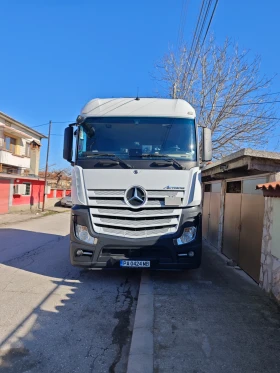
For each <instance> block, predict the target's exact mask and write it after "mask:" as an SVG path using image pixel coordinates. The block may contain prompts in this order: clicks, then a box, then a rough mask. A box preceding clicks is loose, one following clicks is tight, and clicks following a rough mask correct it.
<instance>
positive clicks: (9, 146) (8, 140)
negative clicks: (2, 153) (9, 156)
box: [4, 136, 16, 154]
mask: <svg viewBox="0 0 280 373" xmlns="http://www.w3.org/2000/svg"><path fill="white" fill-rule="evenodd" d="M4 148H5V149H6V150H9V151H10V152H12V153H13V154H15V152H16V139H14V138H13V137H9V136H5V137H4Z"/></svg>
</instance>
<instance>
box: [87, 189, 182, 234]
mask: <svg viewBox="0 0 280 373" xmlns="http://www.w3.org/2000/svg"><path fill="white" fill-rule="evenodd" d="M87 194H88V201H89V205H90V206H92V208H91V209H90V213H91V217H92V223H93V228H94V230H95V232H97V233H101V234H106V235H112V236H119V237H127V238H145V237H155V236H162V235H168V234H173V233H175V232H176V231H177V229H178V225H179V221H180V216H181V209H180V208H170V207H166V206H165V198H166V197H180V198H182V200H183V198H184V191H182V190H180V191H174V190H159V191H158V190H152V191H151V190H148V191H147V196H148V201H147V203H146V204H145V206H143V207H142V208H141V209H139V210H138V209H137V210H134V209H130V208H128V206H127V204H126V203H125V201H124V195H125V190H88V191H87Z"/></svg>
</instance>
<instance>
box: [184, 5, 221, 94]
mask: <svg viewBox="0 0 280 373" xmlns="http://www.w3.org/2000/svg"><path fill="white" fill-rule="evenodd" d="M218 1H219V0H216V2H215V5H214V8H213V10H212V14H211V17H210V20H209V22H208V26H207V29H206V32H205V35H204V38H203V41H202V43H201V47H203V44H204V42H205V39H206V36H207V34H208V31H209V29H210V26H211V23H212V20H213V17H214V14H215V11H216V8H217V5H218ZM211 3H212V0H210V3H208V7H207V10H206V14H205V17H204V20H206V18H207V15H208V12H209V9H210V5H211ZM204 20H203V26H202V29H201V32H202V31H203V29H204V23H205V22H204ZM199 38H200V34H199ZM198 43H199V39H198V42H197V47H198V45H199V44H198ZM198 58H199V55H198V56H197V58H196V61H195V64H194V67H193V71H195V68H196V65H197V62H198ZM190 68H191V66H190ZM188 88H189V87H188Z"/></svg>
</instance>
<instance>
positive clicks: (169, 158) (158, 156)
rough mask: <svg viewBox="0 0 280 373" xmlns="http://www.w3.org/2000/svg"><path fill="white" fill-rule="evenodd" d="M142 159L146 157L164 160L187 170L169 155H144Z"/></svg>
mask: <svg viewBox="0 0 280 373" xmlns="http://www.w3.org/2000/svg"><path fill="white" fill-rule="evenodd" d="M142 157H146V158H162V159H164V160H165V161H166V162H172V164H173V165H176V166H177V167H178V168H180V170H184V169H185V168H184V167H183V166H182V165H181V164H180V163H179V162H177V161H176V159H174V158H172V157H170V156H169V155H167V154H165V155H164V154H155V153H151V154H142Z"/></svg>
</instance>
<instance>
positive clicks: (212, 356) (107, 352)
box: [0, 212, 280, 373]
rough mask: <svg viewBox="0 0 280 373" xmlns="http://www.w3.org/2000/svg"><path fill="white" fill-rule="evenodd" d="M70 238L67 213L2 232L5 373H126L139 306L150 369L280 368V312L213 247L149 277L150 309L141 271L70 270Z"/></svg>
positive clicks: (0, 347)
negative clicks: (179, 268) (185, 264)
mask: <svg viewBox="0 0 280 373" xmlns="http://www.w3.org/2000/svg"><path fill="white" fill-rule="evenodd" d="M68 232H69V212H67V213H61V214H57V215H52V216H47V217H43V218H40V219H35V220H30V221H26V222H22V223H17V224H15V225H14V226H12V225H5V226H3V227H2V228H0V263H1V264H0V372H1V373H2V372H5V373H37V372H38V373H39V372H40V373H56V372H61V373H76V372H81V373H102V372H104V373H126V367H127V359H128V355H129V348H130V341H131V334H132V330H133V324H134V316H135V311H136V306H137V304H138V305H140V304H141V303H142V308H141V307H138V311H137V314H139V320H138V325H141V324H143V323H145V320H146V321H147V320H148V319H149V317H148V316H149V315H150V314H151V313H152V314H154V318H153V320H151V323H150V324H151V327H150V329H151V331H152V333H146V335H147V340H146V341H144V340H136V342H138V346H140V347H141V345H142V347H143V346H154V347H153V351H154V356H153V359H151V364H150V366H151V369H150V370H149V371H153V372H154V373H171V372H176V373H263V372H268V373H279V372H280V313H279V307H278V306H277V305H276V303H274V302H273V301H272V300H271V299H270V298H269V297H268V296H267V295H266V294H265V293H264V292H263V291H262V290H260V289H259V288H258V286H257V285H256V284H255V283H254V282H253V280H251V279H250V278H248V276H246V275H245V274H244V273H243V272H242V271H240V270H236V269H234V268H232V267H228V266H227V265H226V262H225V260H224V259H223V258H222V257H221V256H219V255H218V254H217V253H216V252H215V251H213V250H211V249H209V248H207V247H205V249H204V253H203V261H202V267H201V268H200V269H198V270H193V271H185V272H174V271H173V272H172V271H164V272H153V271H151V272H149V278H150V280H149V282H150V283H149V284H146V285H145V284H144V286H146V287H147V286H148V285H151V289H152V290H151V294H150V295H149V296H151V299H150V298H149V304H148V305H151V304H152V305H153V307H148V305H147V307H145V306H143V305H145V299H142V298H141V295H138V289H139V284H140V276H141V273H140V271H123V270H121V271H88V270H81V269H79V268H74V267H72V266H71V264H70V262H69V257H68V243H69V236H68ZM142 282H143V279H142ZM141 286H142V285H141ZM144 290H145V289H144ZM144 294H146V296H147V293H145V292H144ZM138 296H139V301H137V297H138ZM141 299H142V301H141ZM151 309H153V311H151ZM136 325H137V323H136ZM136 329H137V328H136ZM150 329H149V330H150ZM138 334H139V333H138ZM140 334H141V333H140ZM135 335H137V333H136V334H134V336H135ZM134 339H135V338H134ZM135 346H137V343H136V344H134V347H135ZM146 350H147V349H146ZM147 352H148V353H149V351H147ZM143 356H144V355H143ZM140 358H141V356H140ZM143 359H144V357H143ZM134 361H135V362H136V363H138V367H140V368H141V359H138V360H137V359H136V360H134ZM143 361H144V360H143ZM145 363H147V361H145ZM135 366H136V365H134V366H133V371H135V369H134V368H135ZM143 366H144V364H143ZM142 372H143V373H146V372H145V371H143V369H142V371H141V373H142ZM128 373H131V372H128Z"/></svg>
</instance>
